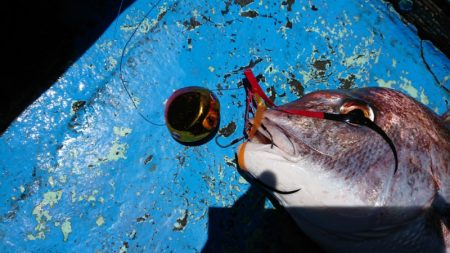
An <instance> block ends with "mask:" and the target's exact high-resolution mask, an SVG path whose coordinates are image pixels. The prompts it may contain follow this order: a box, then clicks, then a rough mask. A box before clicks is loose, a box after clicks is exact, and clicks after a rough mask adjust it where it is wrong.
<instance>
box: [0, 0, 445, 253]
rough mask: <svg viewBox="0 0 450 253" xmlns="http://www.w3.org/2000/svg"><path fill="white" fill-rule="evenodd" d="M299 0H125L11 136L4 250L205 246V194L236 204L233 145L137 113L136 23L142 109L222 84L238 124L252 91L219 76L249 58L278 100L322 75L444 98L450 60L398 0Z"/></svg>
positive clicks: (317, 84)
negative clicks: (177, 135)
mask: <svg viewBox="0 0 450 253" xmlns="http://www.w3.org/2000/svg"><path fill="white" fill-rule="evenodd" d="M288 2H290V1H288ZM288 2H285V3H281V2H280V1H229V2H224V1H207V2H206V1H160V2H157V1H137V2H136V3H135V4H133V5H132V6H131V7H130V8H128V9H127V10H126V11H125V12H124V13H123V14H122V15H121V16H120V17H119V18H118V19H117V21H116V23H114V24H113V25H111V27H110V28H109V29H108V30H107V31H106V32H105V34H104V35H103V36H102V37H101V38H100V39H99V40H98V41H97V43H96V44H95V45H94V46H93V47H92V48H91V49H90V50H88V51H87V52H86V53H85V54H84V56H83V57H82V58H81V59H80V60H78V61H77V62H76V63H75V64H74V65H73V66H72V67H71V68H70V69H69V70H68V71H67V73H65V74H64V76H62V77H61V78H60V79H59V81H58V82H57V83H55V84H54V85H53V86H52V88H51V89H50V90H49V91H47V92H46V93H45V94H44V95H42V96H41V97H40V98H39V99H38V100H37V101H36V102H35V103H34V104H33V105H32V106H30V107H29V108H28V109H27V110H26V111H25V112H24V113H23V114H22V115H21V116H20V117H19V118H18V119H17V120H16V121H15V122H14V124H13V125H12V126H11V127H10V128H9V129H8V130H7V131H6V132H5V134H4V135H3V136H1V137H0V199H1V203H2V205H0V242H1V243H0V249H1V252H36V251H41V252H97V251H98V252H119V251H122V252H124V251H126V250H129V251H130V252H139V251H146V252H168V251H176V252H180V251H181V252H193V251H200V250H201V249H202V248H203V246H204V245H205V243H206V241H207V239H208V214H207V213H208V208H209V207H224V208H225V207H230V206H231V205H233V203H234V202H235V201H236V199H238V198H239V197H240V196H242V194H243V193H244V192H245V191H246V190H247V189H248V187H249V185H248V184H247V183H246V182H245V180H243V179H242V178H241V177H240V175H239V174H238V173H237V172H236V170H235V162H234V149H233V148H229V149H221V148H219V147H218V146H217V145H216V144H215V143H214V142H210V143H208V144H206V145H203V146H199V147H184V146H181V145H180V144H178V143H176V142H175V141H174V140H172V139H171V137H170V135H169V133H168V132H167V130H166V128H165V127H161V126H154V125H151V124H149V123H148V122H146V121H145V120H143V119H142V118H141V117H140V115H139V114H138V113H137V111H136V109H135V108H134V107H133V104H132V103H131V101H130V99H129V97H128V96H127V94H126V93H125V91H124V89H123V86H122V83H121V82H120V79H119V73H118V69H119V63H120V58H121V54H122V50H123V49H124V48H123V47H124V46H125V44H126V42H127V40H128V39H129V38H130V36H131V34H132V32H133V30H134V29H136V28H137V29H138V32H137V33H136V34H135V36H133V37H132V39H131V41H130V43H129V45H128V47H127V48H126V49H125V57H124V61H123V72H122V74H123V76H124V79H125V80H126V84H127V86H128V87H129V90H130V92H131V93H132V95H133V97H134V100H135V102H136V103H137V105H138V108H139V109H138V110H139V111H140V112H141V113H142V114H144V115H145V116H146V117H148V118H150V119H151V120H153V121H154V122H157V123H163V120H164V118H163V109H164V103H165V100H166V99H167V98H168V97H169V96H170V94H171V93H172V92H173V91H174V90H176V89H178V88H182V87H185V86H190V85H199V86H204V87H207V88H210V89H213V90H214V92H216V93H217V94H218V96H219V99H220V102H221V109H222V110H221V113H222V119H221V123H222V126H225V125H227V124H229V123H230V122H235V123H236V124H237V126H238V128H237V130H236V131H235V133H234V135H233V136H235V137H237V136H238V135H239V133H240V132H241V131H242V123H243V120H242V117H243V107H242V106H243V103H244V91H243V90H228V91H225V90H223V91H222V90H220V88H236V87H237V84H238V82H239V81H240V80H241V78H242V70H243V67H245V66H249V65H250V66H254V73H255V74H262V75H263V76H264V78H265V82H262V86H263V88H265V89H267V90H268V93H269V94H270V95H272V96H273V97H275V102H276V103H277V104H281V103H285V102H288V101H292V100H294V99H295V98H296V97H297V96H300V95H301V94H302V92H305V93H307V92H311V91H315V90H319V89H330V88H351V87H364V86H385V87H391V88H394V89H398V90H401V91H404V92H405V93H408V94H410V95H411V96H413V97H415V98H416V99H417V100H419V101H422V102H423V103H425V104H427V105H428V106H429V107H430V108H431V109H433V110H434V111H436V112H439V113H442V112H444V111H445V110H446V109H447V107H448V99H449V96H448V93H446V92H445V91H444V89H443V88H442V87H441V86H442V85H445V86H446V87H447V88H449V82H450V81H449V79H450V71H449V69H450V61H449V60H448V59H447V58H446V57H445V56H444V55H443V54H442V53H441V52H440V51H439V50H437V49H435V48H434V46H433V45H432V44H430V43H428V42H423V43H422V44H423V46H421V41H420V39H419V38H418V37H417V34H416V33H415V32H414V29H413V28H411V27H408V26H406V25H405V24H404V23H403V22H402V21H401V19H400V17H399V16H398V15H397V14H396V13H395V12H394V11H393V10H392V8H391V7H389V5H387V4H386V3H384V2H381V1H362V0H361V1H359V0H353V1H325V0H324V1H314V3H312V2H311V1H292V2H294V3H293V4H292V5H291V4H288ZM155 3H158V5H157V6H156V7H155V8H154V10H153V11H152V12H151V13H150V15H149V16H148V18H147V19H146V20H145V22H143V23H142V25H141V26H139V27H137V24H138V23H139V21H140V20H141V19H142V17H143V15H144V14H145V13H146V12H147V11H148V10H150V9H151V8H152V6H153V5H154V4H155ZM246 3H248V4H246ZM312 4H314V7H313V6H312ZM248 16H254V17H253V18H252V17H248ZM421 48H423V55H424V57H423V58H422V57H421ZM424 59H425V60H426V62H427V64H428V65H429V66H430V68H431V70H432V71H433V72H434V74H435V75H436V78H437V79H438V80H439V82H440V84H439V83H437V82H436V81H435V79H434V78H433V76H432V74H431V72H430V70H428V69H427V67H426V64H425V63H424ZM296 81H298V82H296ZM299 83H301V86H302V87H300V86H299ZM218 89H219V90H218ZM302 89H304V91H302Z"/></svg>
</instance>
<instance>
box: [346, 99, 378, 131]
mask: <svg viewBox="0 0 450 253" xmlns="http://www.w3.org/2000/svg"><path fill="white" fill-rule="evenodd" d="M339 112H340V113H341V114H348V113H350V112H356V113H362V114H363V115H364V117H366V118H367V119H369V120H370V121H374V120H375V113H374V112H373V110H372V107H370V106H369V105H368V104H367V103H364V102H362V101H359V100H347V101H344V103H343V104H342V105H341V107H340V108H339ZM350 124H351V123H350ZM351 125H354V124H351Z"/></svg>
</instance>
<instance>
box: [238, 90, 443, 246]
mask: <svg viewBox="0 0 450 253" xmlns="http://www.w3.org/2000/svg"><path fill="white" fill-rule="evenodd" d="M349 99H357V100H358V101H363V102H364V103H366V104H367V105H370V106H371V107H372V110H373V111H374V112H375V115H376V116H375V119H374V123H375V124H376V125H377V126H378V127H379V128H381V129H382V130H383V131H385V132H386V135H387V136H389V137H390V138H391V139H392V141H393V144H394V145H395V148H396V150H397V154H398V171H397V172H396V173H395V174H393V169H394V166H395V161H394V159H393V156H392V152H391V150H390V148H389V146H388V145H387V143H386V142H385V141H383V139H381V138H380V137H379V136H377V135H376V134H375V133H374V132H372V131H370V130H369V129H367V128H364V127H355V126H353V125H350V124H346V123H344V122H334V121H329V120H326V119H320V118H307V117H304V116H302V115H294V114H288V115H286V112H289V111H294V110H315V111H319V112H321V111H322V112H336V111H339V107H341V106H343V103H344V101H348V100H349ZM318 105H320V108H319V107H317V108H316V107H315V106H318ZM281 108H283V110H284V111H280V110H278V109H277V108H275V109H272V110H270V109H269V110H267V111H266V112H265V113H264V116H263V117H264V119H263V120H262V126H264V129H265V131H268V132H270V133H271V135H272V136H273V138H272V141H273V145H270V144H264V143H257V142H253V141H252V140H250V141H249V142H248V143H246V144H247V145H246V146H245V149H244V147H243V146H244V145H242V146H241V147H240V148H239V152H241V153H242V154H241V156H240V157H241V159H243V160H244V162H245V169H246V170H247V171H248V172H249V173H250V174H251V175H252V176H253V177H255V178H258V179H260V180H261V181H263V183H264V184H267V186H268V189H267V190H268V191H269V192H270V193H271V194H272V195H273V196H274V197H275V199H277V200H278V201H279V202H280V204H281V205H282V206H283V207H284V208H285V209H286V210H287V211H288V213H290V215H291V216H292V218H293V219H294V220H295V221H296V222H297V225H298V226H299V227H300V228H301V229H302V230H303V231H304V232H305V233H306V234H307V235H309V236H310V237H311V238H312V239H313V240H315V241H316V242H317V243H318V244H319V245H320V246H321V247H322V248H323V249H325V250H326V251H329V252H450V243H449V242H450V234H449V232H448V226H449V224H448V223H449V222H448V221H449V220H450V190H449V188H450V183H449V182H450V176H449V166H450V133H449V129H448V128H446V127H445V123H444V121H443V119H442V118H441V117H440V116H438V115H436V114H435V113H434V112H432V111H431V110H429V109H427V108H426V107H425V106H423V105H422V104H420V103H419V102H417V101H415V100H414V99H413V98H411V97H409V96H407V95H405V94H403V93H401V92H398V91H395V90H392V89H387V88H361V89H353V90H347V91H334V90H330V91H317V92H313V93H310V94H307V95H305V96H304V97H302V98H300V99H299V100H297V101H294V102H291V103H289V104H286V105H284V106H281ZM269 123H270V124H269ZM275 129H277V130H276V131H275ZM279 135H285V136H279ZM286 138H287V139H290V141H292V142H293V143H294V147H295V149H296V150H295V152H285V150H283V145H277V142H279V141H280V140H283V139H286ZM330 154H332V155H330ZM268 173H269V174H270V175H272V177H271V180H269V181H264V177H261V175H267V174H268ZM343 175H344V176H343ZM287 186H289V187H294V188H298V189H301V190H299V191H297V192H293V193H290V194H283V193H282V192H281V193H280V192H273V191H271V190H270V189H277V188H280V187H287ZM283 189H284V188H283Z"/></svg>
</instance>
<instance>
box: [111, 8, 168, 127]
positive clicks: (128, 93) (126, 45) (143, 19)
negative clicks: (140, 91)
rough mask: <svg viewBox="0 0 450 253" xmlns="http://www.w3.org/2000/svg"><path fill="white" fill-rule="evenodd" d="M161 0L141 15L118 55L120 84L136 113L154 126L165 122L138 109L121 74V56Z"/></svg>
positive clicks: (122, 56)
mask: <svg viewBox="0 0 450 253" xmlns="http://www.w3.org/2000/svg"><path fill="white" fill-rule="evenodd" d="M123 1H124V0H122V1H121V2H120V7H119V14H120V11H121V9H122V4H123ZM161 1H162V0H158V2H156V4H154V5H152V6H151V7H150V9H149V10H148V11H147V12H146V13H145V15H144V16H143V17H142V19H141V20H140V21H139V23H138V24H137V26H136V29H134V30H133V32H132V33H131V35H130V37H129V38H128V40H127V41H126V42H125V46H124V47H123V49H122V53H121V55H120V61H119V79H120V82H121V84H122V87H123V88H124V90H125V92H126V93H127V95H128V97H129V98H130V100H131V103H132V104H133V106H134V108H135V109H136V111H137V113H138V114H139V116H141V118H142V119H144V120H145V121H147V122H148V123H150V124H152V125H154V126H164V125H165V124H160V123H155V122H153V121H151V120H150V119H148V118H147V117H146V116H145V115H144V114H142V113H141V111H140V110H139V108H138V106H137V104H136V102H135V101H134V99H133V96H132V95H131V92H130V91H129V89H128V87H127V85H126V83H127V81H126V80H125V78H124V76H123V72H122V65H123V58H124V56H125V52H126V49H127V47H128V45H129V44H130V42H131V40H132V39H133V37H134V36H135V35H136V33H137V31H138V30H139V27H140V26H141V25H142V23H144V21H145V20H146V19H147V18H148V16H149V15H150V14H151V12H152V11H153V10H154V9H155V8H156V6H159V4H160V2H161ZM119 14H118V15H119ZM116 20H117V22H118V17H117V19H116ZM116 25H117V23H116ZM116 29H117V27H116Z"/></svg>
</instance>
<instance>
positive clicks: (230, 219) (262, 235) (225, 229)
mask: <svg viewBox="0 0 450 253" xmlns="http://www.w3.org/2000/svg"><path fill="white" fill-rule="evenodd" d="M266 197H267V196H266V194H265V193H264V191H262V190H261V189H260V188H259V187H258V186H252V187H250V189H249V190H248V191H247V192H246V193H245V194H244V195H243V196H242V197H241V198H240V199H238V200H237V201H236V203H235V204H234V205H233V206H232V207H231V208H218V207H211V208H209V212H208V241H207V242H206V244H205V246H204V248H203V250H202V252H305V253H306V252H323V251H322V250H321V249H320V248H319V247H318V246H317V245H316V244H315V243H314V242H313V241H312V240H311V239H309V238H308V237H307V236H306V235H305V234H304V233H303V232H302V231H301V230H300V229H299V228H298V227H297V225H296V224H295V222H294V220H292V218H291V217H290V216H289V214H288V213H287V212H286V211H285V210H283V209H281V208H277V209H264V202H265V199H266Z"/></svg>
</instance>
